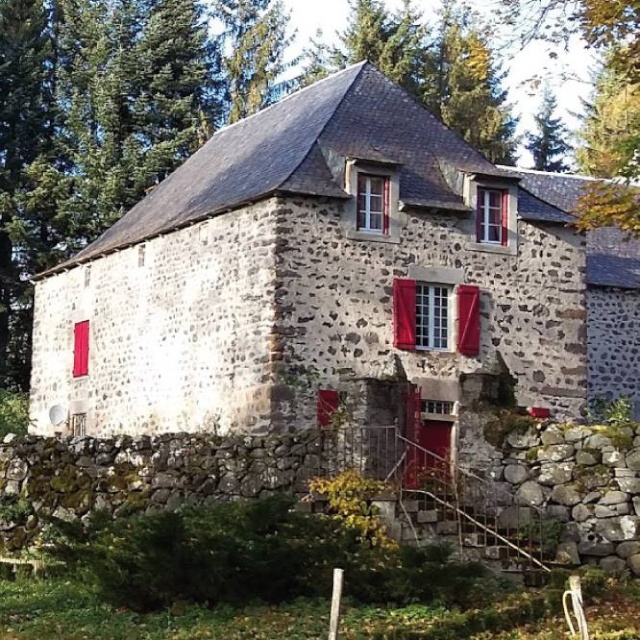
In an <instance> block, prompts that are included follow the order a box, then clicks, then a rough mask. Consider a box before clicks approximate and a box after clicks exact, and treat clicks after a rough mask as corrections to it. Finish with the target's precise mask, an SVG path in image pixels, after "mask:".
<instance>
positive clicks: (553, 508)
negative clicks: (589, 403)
mask: <svg viewBox="0 0 640 640" xmlns="http://www.w3.org/2000/svg"><path fill="white" fill-rule="evenodd" d="M491 475H492V476H493V478H494V480H495V481H496V482H498V483H500V484H501V485H502V486H503V487H504V488H506V489H507V490H509V491H510V492H513V493H515V495H516V496H518V498H520V499H521V500H522V501H524V502H526V503H530V504H533V505H535V506H537V507H540V508H542V509H543V510H544V512H545V516H546V517H547V518H555V519H558V520H560V521H562V522H564V523H565V528H564V533H563V535H562V538H561V543H560V545H559V548H558V560H559V561H560V562H566V563H570V564H592V565H598V566H599V567H601V568H603V569H606V570H607V571H612V572H623V571H626V570H630V571H631V572H633V573H634V574H635V575H638V576H640V542H639V541H640V424H636V425H630V426H623V427H615V428H614V427H610V426H607V427H598V426H578V425H574V424H555V425H554V424H550V425H546V426H544V427H543V426H539V427H538V428H532V429H530V430H528V431H526V432H523V431H521V430H520V431H519V430H515V431H513V432H511V433H510V434H509V435H507V437H506V440H505V442H504V443H503V445H502V446H501V447H500V451H498V450H496V449H494V468H493V472H492V474H491Z"/></svg>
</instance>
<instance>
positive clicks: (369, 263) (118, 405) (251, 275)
mask: <svg viewBox="0 0 640 640" xmlns="http://www.w3.org/2000/svg"><path fill="white" fill-rule="evenodd" d="M530 178H531V176H530V175H529V174H526V175H524V174H517V173H514V172H513V171H512V170H509V169H506V168H503V167H497V166H495V165H493V164H492V163H491V162H489V161H488V160H487V159H486V158H485V157H484V156H482V155H481V154H480V153H478V152H477V151H475V150H474V149H473V148H471V147H470V146H469V145H467V144H466V143H465V142H464V141H462V140H461V139H460V138H459V137H458V136H457V135H456V134H455V133H453V132H452V131H451V130H449V129H448V128H447V127H445V126H444V125H443V124H442V123H441V122H440V121H439V120H438V119H437V118H435V117H434V116H432V115H431V114H429V113H428V112H427V111H425V110H424V109H423V108H422V107H421V106H420V105H419V104H418V103H417V102H416V101H414V100H413V99H412V98H411V97H410V96H409V95H408V94H407V93H406V92H405V91H404V90H402V89H401V88H400V87H398V86H396V85H395V84H393V83H392V82H390V81H389V80H387V79H386V78H385V77H384V76H383V75H382V74H381V73H380V72H378V71H377V70H376V69H375V68H374V67H373V66H372V65H370V64H369V63H361V64H358V65H355V66H352V67H350V68H348V69H346V70H344V71H342V72H340V73H337V74H335V75H333V76H331V77H329V78H326V79H324V80H322V81H320V82H318V83H316V84H314V85H312V86H310V87H307V88H305V89H303V90H301V91H298V92H297V93H295V94H293V95H291V96H289V97H287V98H285V99H283V100H282V101H280V102H279V103H277V104H275V105H273V106H271V107H269V108H267V109H265V110H263V111H261V112H260V113H258V114H256V115H254V116H251V117H249V118H247V119H245V120H242V121H240V122H238V123H236V124H234V125H231V126H228V127H226V128H224V129H222V130H220V131H218V132H217V133H216V134H215V135H214V136H213V137H212V138H211V140H209V142H207V143H206V144H205V145H204V146H203V147H202V149H200V150H199V151H198V152H197V153H196V154H194V155H193V156H192V157H191V158H190V159H189V160H187V161H186V162H185V163H184V164H183V165H182V166H181V167H180V168H179V169H177V170H176V171H175V172H174V173H173V174H172V175H171V176H169V177H168V178H167V179H166V180H165V181H164V182H162V183H161V184H160V185H158V187H157V188H155V189H154V190H153V191H152V192H151V193H150V194H149V195H148V196H147V197H146V198H145V199H144V200H142V201H141V202H140V203H139V204H137V205H136V206H135V207H134V208H133V209H132V210H131V211H129V212H128V213H127V214H126V215H125V216H124V217H123V218H122V219H121V220H120V221H118V222H117V223H116V224H115V225H113V227H112V228H110V229H109V230H108V231H107V232H106V233H104V234H103V235H102V236H101V237H100V238H98V239H97V240H96V241H95V242H94V243H92V244H91V245H89V246H88V247H86V248H85V249H84V250H83V251H81V252H80V253H79V254H78V255H76V256H75V257H74V258H73V259H71V260H69V261H67V262H65V263H63V264H61V265H59V266H58V267H56V268H54V269H51V270H50V271H48V272H46V273H43V274H41V275H40V276H38V277H37V278H36V294H35V296H36V297H35V321H34V346H33V373H32V388H31V415H32V419H33V424H34V427H33V430H34V432H36V433H42V434H51V433H54V432H58V431H63V432H64V431H65V430H68V431H69V432H71V433H76V434H80V433H85V432H86V433H90V434H92V435H107V434H114V433H131V434H135V433H154V432H161V431H197V430H202V429H219V430H220V431H221V432H225V431H229V430H246V431H250V432H252V433H263V432H270V431H282V430H292V429H296V428H304V427H315V426H316V425H317V424H318V422H320V423H321V424H325V423H326V422H328V421H330V420H331V416H332V414H333V412H334V411H335V410H336V408H337V406H338V404H340V405H345V406H351V407H352V409H353V411H354V414H355V415H357V416H358V419H359V420H361V421H365V422H366V421H368V422H369V423H371V422H374V423H375V422H377V423H380V424H384V423H389V422H391V421H393V420H398V421H401V420H402V415H401V414H402V411H403V409H402V406H401V405H403V402H404V400H402V399H401V398H404V397H407V394H406V389H407V388H408V387H409V386H410V385H415V386H416V387H417V388H419V390H420V396H421V403H422V405H421V409H422V411H423V413H424V417H425V419H426V420H427V422H425V424H429V425H431V427H430V430H429V433H428V437H427V441H428V442H433V441H434V439H436V440H439V441H442V442H444V444H442V447H444V448H448V447H449V444H450V443H451V442H456V440H457V439H458V438H459V437H460V431H461V430H464V429H465V428H466V427H465V424H471V422H468V423H465V418H464V416H465V415H466V414H468V415H471V414H472V413H473V410H474V407H475V405H476V404H477V403H478V402H479V401H482V400H483V399H484V398H488V399H492V398H493V399H495V397H496V396H498V395H500V389H501V388H503V387H504V385H502V383H501V381H504V380H505V379H507V380H508V381H509V387H510V388H512V389H513V392H514V394H515V400H516V402H517V404H519V405H522V406H529V407H537V408H539V410H540V411H541V412H542V413H543V414H544V413H545V412H546V411H547V410H548V411H550V412H551V413H552V414H553V415H554V416H555V417H557V418H559V419H562V418H567V417H571V416H576V415H579V413H580V411H581V410H582V409H583V407H584V405H585V402H586V400H587V392H589V393H600V392H602V391H605V392H607V391H612V392H613V391H614V390H615V389H614V387H615V385H616V384H617V381H616V380H615V379H612V378H610V377H609V378H607V377H606V376H605V375H604V374H603V372H601V371H600V369H599V365H598V364H595V363H594V364H592V365H591V369H589V375H588V366H589V363H588V357H587V356H588V354H587V335H589V337H590V340H591V342H590V345H591V347H592V350H593V352H594V353H595V352H596V351H597V350H598V349H600V347H599V346H597V345H596V343H598V341H599V340H600V338H598V337H597V335H599V334H598V333H589V331H590V330H588V328H587V310H588V309H589V314H591V313H592V309H593V313H594V314H595V316H596V317H595V319H594V324H593V325H592V326H593V327H596V332H602V331H608V328H607V321H605V320H602V318H601V311H600V309H601V308H602V305H603V304H606V305H610V304H620V308H621V309H622V307H623V305H626V304H627V301H628V300H627V298H626V297H625V296H626V295H627V293H626V290H623V289H621V288H619V287H618V286H617V285H616V284H611V283H609V284H608V285H602V284H596V283H595V281H593V282H592V283H591V284H592V285H593V287H595V288H592V287H591V286H588V280H587V276H588V275H589V273H591V271H590V267H589V263H588V262H587V254H586V251H585V244H586V241H585V238H584V236H583V235H581V234H579V233H577V232H576V231H575V230H574V229H573V228H572V227H571V224H570V223H571V222H572V220H573V218H572V216H570V215H569V214H568V213H567V212H566V208H565V207H564V206H563V203H561V202H556V201H554V198H551V197H549V194H547V193H546V192H545V190H544V189H541V190H536V189H534V188H533V184H532V180H531V179H530ZM530 183H531V184H530ZM602 287H604V288H602ZM605 290H606V291H613V292H614V293H615V296H617V298H616V299H618V300H619V303H618V302H615V303H614V302H606V303H602V304H600V303H598V302H597V300H598V299H599V296H600V297H601V296H602V295H606V293H603V292H605ZM588 299H591V300H593V301H594V304H593V306H591V305H588V304H587V300H588ZM609 300H613V298H610V299H609ZM634 300H635V299H634ZM591 320H592V318H591V316H590V317H589V322H591ZM629 322H632V319H631V317H630V316H629ZM624 339H625V338H624V337H623V331H621V334H620V336H619V337H618V338H616V340H618V341H619V344H620V346H621V349H622V347H623V345H624V344H625V343H624ZM622 350H623V351H624V349H622ZM598 357H599V356H598ZM620 357H622V356H620ZM627 374H628V375H635V369H634V370H633V374H632V372H630V371H627V372H625V374H624V375H625V376H626V375H627ZM607 375H608V374H607ZM616 375H618V374H616ZM620 375H622V374H620ZM624 384H627V383H624ZM624 384H623V385H622V386H623V387H624ZM629 384H631V383H630V382H629ZM403 385H404V386H403ZM625 388H626V387H625ZM399 390H400V391H399ZM409 395H411V394H409ZM413 397H414V398H415V396H413ZM404 406H406V405H404Z"/></svg>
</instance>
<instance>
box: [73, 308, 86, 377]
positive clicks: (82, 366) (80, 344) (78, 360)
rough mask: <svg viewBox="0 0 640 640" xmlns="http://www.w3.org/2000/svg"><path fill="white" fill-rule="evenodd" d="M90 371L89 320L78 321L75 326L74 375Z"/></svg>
mask: <svg viewBox="0 0 640 640" xmlns="http://www.w3.org/2000/svg"><path fill="white" fill-rule="evenodd" d="M88 373H89V321H88V320H83V321H82V322H77V323H76V324H75V326H74V328H73V375H74V377H76V378H77V377H79V376H86V375H87V374H88Z"/></svg>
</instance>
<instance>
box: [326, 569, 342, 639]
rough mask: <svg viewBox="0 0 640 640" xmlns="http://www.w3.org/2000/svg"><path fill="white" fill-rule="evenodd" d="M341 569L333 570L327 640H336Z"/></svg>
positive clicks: (340, 597) (340, 595)
mask: <svg viewBox="0 0 640 640" xmlns="http://www.w3.org/2000/svg"><path fill="white" fill-rule="evenodd" d="M343 578H344V570H343V569H334V570H333V593H332V594H331V618H330V619H329V640H338V624H339V622H340V601H341V600H342V581H343Z"/></svg>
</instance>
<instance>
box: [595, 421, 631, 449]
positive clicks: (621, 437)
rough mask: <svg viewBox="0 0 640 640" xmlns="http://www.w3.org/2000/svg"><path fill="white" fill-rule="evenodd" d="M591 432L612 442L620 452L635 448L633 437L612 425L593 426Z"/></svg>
mask: <svg viewBox="0 0 640 640" xmlns="http://www.w3.org/2000/svg"><path fill="white" fill-rule="evenodd" d="M591 430H592V431H593V432H594V433H597V434H598V435H601V436H603V437H605V438H609V440H611V444H612V445H613V446H614V447H615V448H616V449H618V450H619V451H628V450H629V449H631V448H632V447H633V436H632V435H630V434H629V433H627V432H625V431H622V430H621V428H620V427H614V426H611V425H593V426H591Z"/></svg>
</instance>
